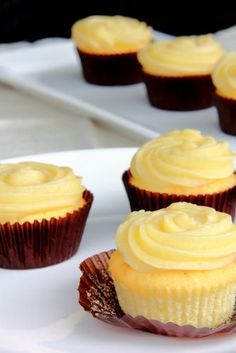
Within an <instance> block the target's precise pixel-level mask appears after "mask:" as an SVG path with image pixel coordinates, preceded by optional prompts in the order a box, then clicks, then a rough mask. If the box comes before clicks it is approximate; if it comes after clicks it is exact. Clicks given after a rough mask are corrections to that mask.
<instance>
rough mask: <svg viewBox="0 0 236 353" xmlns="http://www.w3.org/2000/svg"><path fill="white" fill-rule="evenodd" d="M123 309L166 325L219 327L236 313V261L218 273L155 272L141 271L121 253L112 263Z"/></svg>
mask: <svg viewBox="0 0 236 353" xmlns="http://www.w3.org/2000/svg"><path fill="white" fill-rule="evenodd" d="M109 272H110V274H111V277H112V279H113V281H114V285H115V289H116V293H117V297H118V301H119V304H120V306H121V308H122V310H123V311H124V312H125V313H126V314H129V315H131V316H132V317H136V316H139V315H141V316H144V317H146V318H147V319H150V320H159V321H161V322H163V323H167V322H174V323H176V324H178V325H181V326H182V325H193V326H195V327H209V328H213V327H217V326H218V325H221V324H223V323H224V322H226V321H228V320H229V319H230V317H231V316H232V315H233V313H234V306H235V296H236V261H235V262H233V263H232V264H230V265H227V266H225V267H223V268H220V269H216V270H206V271H194V270H192V271H184V270H182V271H181V270H155V271H153V272H148V273H147V272H138V271H136V270H134V269H132V268H131V267H130V266H129V265H127V264H126V263H125V262H124V261H123V259H122V256H121V254H120V253H119V251H115V252H114V253H113V254H112V256H111V259H110V262H109Z"/></svg>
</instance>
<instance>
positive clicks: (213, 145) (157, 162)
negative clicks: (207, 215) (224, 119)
mask: <svg viewBox="0 0 236 353" xmlns="http://www.w3.org/2000/svg"><path fill="white" fill-rule="evenodd" d="M234 157H235V154H234V153H233V152H231V151H230V149H229V145H228V143H227V142H220V141H217V140H216V139H215V138H214V137H212V136H203V135H201V133H200V131H197V130H190V129H185V130H176V131H171V132H168V133H166V134H164V135H162V136H160V137H157V138H155V139H152V140H150V141H148V142H147V143H145V144H144V145H143V146H141V147H140V148H139V149H138V150H137V152H136V153H135V155H134V156H133V158H132V160H131V164H130V168H129V170H127V171H126V172H125V173H124V174H123V182H124V185H125V188H126V191H127V195H128V198H129V202H130V206H131V210H140V209H145V210H157V209H160V208H163V207H167V206H168V205H170V204H171V203H173V202H177V201H187V202H191V203H196V204H198V205H205V206H210V207H214V208H215V209H216V210H218V211H222V212H226V213H229V214H230V215H231V216H232V217H233V218H234V217H235V206H236V175H235V174H234V166H233V159H234Z"/></svg>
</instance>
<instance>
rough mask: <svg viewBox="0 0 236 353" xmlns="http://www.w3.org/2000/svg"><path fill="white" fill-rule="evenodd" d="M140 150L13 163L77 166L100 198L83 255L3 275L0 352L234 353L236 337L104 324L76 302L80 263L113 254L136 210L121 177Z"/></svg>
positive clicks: (42, 157)
mask: <svg viewBox="0 0 236 353" xmlns="http://www.w3.org/2000/svg"><path fill="white" fill-rule="evenodd" d="M134 151H135V149H105V150H87V151H74V152H61V153H60V152H59V153H54V154H45V155H38V156H29V157H22V158H17V159H11V160H8V161H11V162H15V161H22V160H35V161H42V162H49V163H54V164H58V165H68V166H71V167H72V168H73V169H74V171H75V172H76V173H78V174H80V175H83V176H84V178H83V179H84V184H85V185H86V186H87V187H88V188H90V189H91V190H92V191H93V193H94V196H95V201H94V205H93V207H92V212H91V214H90V217H89V221H88V223H87V226H86V231H85V233H84V237H83V240H82V243H81V246H80V249H79V251H78V253H77V254H76V255H75V256H74V257H72V258H71V259H70V260H68V261H66V262H64V263H61V264H58V265H55V266H51V267H46V268H42V269H34V270H18V271H16V270H0V276H1V290H0V313H1V314H0V352H1V353H6V351H7V352H9V353H18V352H23V353H62V352H63V353H84V352H89V353H90V352H92V353H104V352H112V353H120V352H122V351H124V352H127V351H129V352H130V353H132V352H133V353H143V352H147V353H149V352H150V353H152V352H153V353H154V352H155V353H156V352H168V353H189V352H192V353H213V352H214V353H217V352H224V353H229V352H232V353H235V346H236V336H235V335H231V336H225V337H212V338H204V339H181V338H170V337H165V336H159V335H153V334H150V333H145V332H141V331H137V330H128V329H122V328H117V327H113V326H111V325H108V324H105V323H102V322H100V321H98V320H96V319H94V318H92V317H91V315H90V314H89V313H87V312H84V310H83V309H82V308H81V307H80V305H79V304H78V303H77V301H78V294H77V286H78V282H79V276H80V272H79V270H78V265H79V263H80V262H81V261H82V260H83V259H84V258H86V257H87V256H89V255H92V254H94V253H97V252H100V251H102V250H107V249H110V248H112V247H114V235H115V230H116V228H117V225H118V224H119V223H120V222H121V221H122V219H123V218H124V215H125V214H127V212H128V210H129V207H128V201H127V197H126V195H125V191H124V188H123V186H122V183H121V174H122V172H123V171H124V170H125V169H126V168H127V166H128V165H129V162H130V158H131V156H132V155H133V153H134Z"/></svg>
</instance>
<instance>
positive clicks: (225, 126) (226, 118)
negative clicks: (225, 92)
mask: <svg viewBox="0 0 236 353" xmlns="http://www.w3.org/2000/svg"><path fill="white" fill-rule="evenodd" d="M214 104H215V106H216V109H217V111H218V116H219V123H220V128H221V130H222V131H224V132H225V133H226V134H229V135H234V136H236V99H230V98H227V97H223V96H221V95H219V94H217V93H216V92H215V94H214Z"/></svg>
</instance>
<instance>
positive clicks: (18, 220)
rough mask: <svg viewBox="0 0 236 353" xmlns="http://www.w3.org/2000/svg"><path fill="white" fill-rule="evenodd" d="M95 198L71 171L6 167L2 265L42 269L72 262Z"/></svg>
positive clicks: (1, 196)
mask: <svg viewBox="0 0 236 353" xmlns="http://www.w3.org/2000/svg"><path fill="white" fill-rule="evenodd" d="M92 199H93V197H92V194H91V193H90V192H89V191H88V190H86V189H85V188H84V186H83V185H82V184H81V177H78V176H76V175H75V174H74V173H73V171H72V169H70V168H67V167H58V166H54V165H51V164H44V163H36V162H23V163H16V164H1V165H0V267H4V268H35V267H43V266H49V265H52V264H56V263H59V262H62V261H64V260H66V259H68V258H70V257H71V256H72V255H73V254H74V253H75V252H76V251H77V250H78V247H79V244H80V240H81V237H82V234H83V230H84V226H85V223H86V220H87V216H88V213H89V210H90V206H91V204H92Z"/></svg>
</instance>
